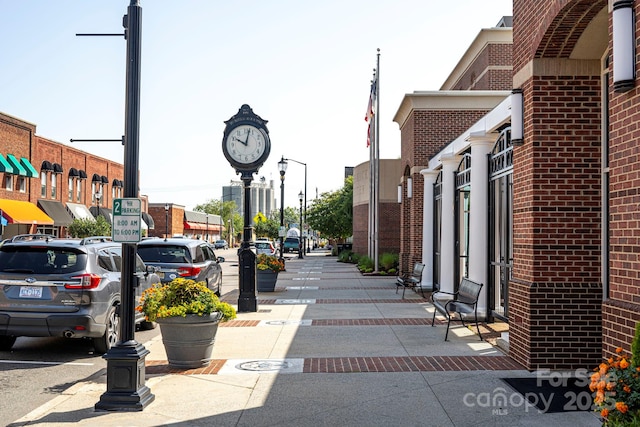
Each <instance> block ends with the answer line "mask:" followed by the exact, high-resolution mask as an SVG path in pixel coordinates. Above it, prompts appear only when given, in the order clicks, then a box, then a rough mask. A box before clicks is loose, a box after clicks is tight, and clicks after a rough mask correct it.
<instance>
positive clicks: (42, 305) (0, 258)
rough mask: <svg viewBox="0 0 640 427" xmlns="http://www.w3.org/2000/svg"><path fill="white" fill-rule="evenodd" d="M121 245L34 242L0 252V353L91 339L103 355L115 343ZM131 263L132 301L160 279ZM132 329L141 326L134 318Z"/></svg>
mask: <svg viewBox="0 0 640 427" xmlns="http://www.w3.org/2000/svg"><path fill="white" fill-rule="evenodd" d="M121 268H122V245H121V244H119V243H114V242H111V241H110V238H107V237H94V238H86V239H48V238H47V239H34V240H16V241H12V242H7V243H5V244H3V245H2V247H0V350H10V349H11V347H12V346H13V344H14V343H15V341H16V338H17V337H21V336H26V337H66V338H91V339H93V344H94V347H95V350H96V352H99V353H105V352H107V351H108V350H109V349H110V348H111V347H112V346H113V345H115V343H116V342H117V341H118V337H119V333H120V328H119V320H120V319H119V316H118V306H119V305H120V302H121V301H120V278H121ZM154 271H155V268H147V267H146V266H145V265H144V263H143V262H142V260H141V259H140V258H137V259H136V272H135V274H136V276H137V277H138V279H139V283H140V286H138V287H137V288H136V290H135V293H136V297H138V296H139V295H140V294H141V292H142V291H143V290H145V289H147V288H149V287H151V286H152V285H153V284H155V283H159V282H160V278H159V277H158V276H157V275H156V274H155V273H154ZM136 323H140V324H141V326H142V327H143V328H146V329H148V328H153V327H155V324H153V323H150V322H145V321H144V317H143V315H142V314H141V313H137V312H136Z"/></svg>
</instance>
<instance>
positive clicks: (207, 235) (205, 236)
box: [204, 214, 209, 242]
mask: <svg viewBox="0 0 640 427" xmlns="http://www.w3.org/2000/svg"><path fill="white" fill-rule="evenodd" d="M206 215H207V231H206V233H205V234H204V240H205V241H206V242H208V241H209V214H206Z"/></svg>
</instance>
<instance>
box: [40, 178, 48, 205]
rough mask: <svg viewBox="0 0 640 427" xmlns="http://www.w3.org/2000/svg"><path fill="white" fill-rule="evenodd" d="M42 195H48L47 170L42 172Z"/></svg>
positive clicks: (43, 196)
mask: <svg viewBox="0 0 640 427" xmlns="http://www.w3.org/2000/svg"><path fill="white" fill-rule="evenodd" d="M40 197H42V198H43V199H44V198H45V197H47V172H45V171H42V172H40Z"/></svg>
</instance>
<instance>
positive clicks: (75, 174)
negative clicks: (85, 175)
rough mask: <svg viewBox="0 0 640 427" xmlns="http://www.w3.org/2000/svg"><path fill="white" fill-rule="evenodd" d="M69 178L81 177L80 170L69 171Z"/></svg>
mask: <svg viewBox="0 0 640 427" xmlns="http://www.w3.org/2000/svg"><path fill="white" fill-rule="evenodd" d="M69 176H70V177H76V176H78V177H79V176H80V172H78V169H76V168H70V169H69Z"/></svg>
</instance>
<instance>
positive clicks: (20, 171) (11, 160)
mask: <svg viewBox="0 0 640 427" xmlns="http://www.w3.org/2000/svg"><path fill="white" fill-rule="evenodd" d="M7 160H9V164H11V166H13V173H16V172H17V174H18V175H22V176H27V171H26V170H25V169H24V168H23V167H22V165H21V164H20V162H19V161H18V159H16V156H14V155H13V154H7Z"/></svg>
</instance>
